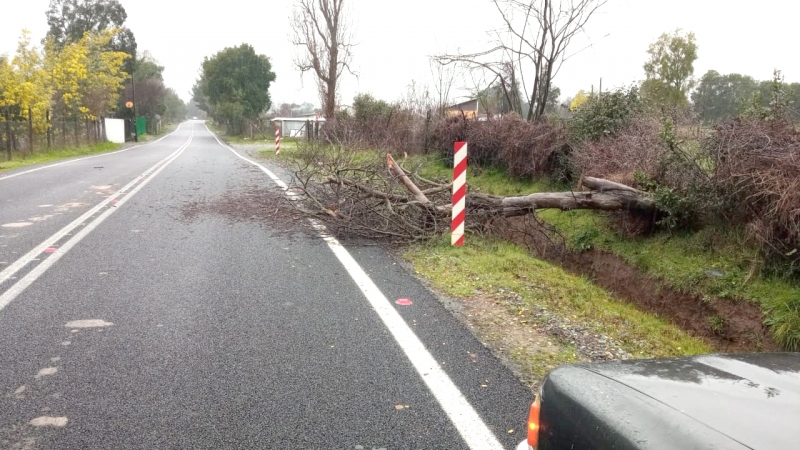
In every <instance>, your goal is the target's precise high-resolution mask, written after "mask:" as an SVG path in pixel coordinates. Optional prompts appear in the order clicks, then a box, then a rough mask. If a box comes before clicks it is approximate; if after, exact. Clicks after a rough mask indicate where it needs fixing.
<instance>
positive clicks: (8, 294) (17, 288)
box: [0, 132, 194, 310]
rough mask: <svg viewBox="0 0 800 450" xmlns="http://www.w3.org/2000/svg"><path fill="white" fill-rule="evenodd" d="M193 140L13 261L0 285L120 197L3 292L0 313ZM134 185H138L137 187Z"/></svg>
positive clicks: (3, 272)
mask: <svg viewBox="0 0 800 450" xmlns="http://www.w3.org/2000/svg"><path fill="white" fill-rule="evenodd" d="M193 137H194V132H192V134H191V135H190V136H189V140H188V141H186V143H185V144H183V145H182V146H181V147H180V148H178V149H177V150H175V151H174V152H172V153H171V154H170V155H169V156H167V157H166V158H164V159H162V160H160V161H159V162H158V163H156V164H155V165H154V166H152V167H150V168H149V169H147V171H145V172H144V173H143V174H141V175H139V176H138V177H136V178H135V179H134V180H133V181H131V182H130V183H128V184H127V185H125V187H123V188H122V189H120V190H119V191H117V193H116V194H114V195H112V196H111V197H108V198H106V199H105V200H103V201H102V202H100V204H98V205H97V206H95V207H94V208H92V209H90V210H89V211H87V212H86V213H85V214H83V215H82V216H81V217H79V218H77V219H76V220H75V221H73V222H72V223H70V224H69V225H67V226H66V227H64V228H62V229H61V230H59V231H58V232H56V233H55V234H54V235H52V236H50V237H49V238H48V239H47V240H45V241H44V242H42V243H41V244H39V245H38V246H36V247H35V248H34V249H33V250H31V251H30V252H28V253H27V254H26V255H25V256H23V257H22V258H20V259H18V260H17V261H15V262H14V263H13V264H11V265H10V266H9V267H7V268H6V269H5V270H3V271H2V272H0V283H2V282H3V281H5V280H7V279H9V278H10V277H12V276H13V275H14V274H15V273H17V272H18V271H19V270H20V269H22V268H23V267H25V266H26V265H27V264H28V263H29V262H31V261H32V260H33V259H34V258H36V257H37V256H39V255H41V254H42V252H43V251H44V249H46V248H48V247H50V246H51V245H53V244H55V243H56V242H58V241H59V240H60V239H62V238H63V237H64V236H66V235H67V234H69V233H70V232H71V231H73V230H74V229H75V228H77V227H79V226H80V225H82V224H83V223H84V221H85V220H87V219H89V218H90V217H91V216H93V215H94V214H95V213H97V212H98V211H99V210H100V209H102V208H103V207H105V206H108V204H109V203H111V202H112V201H113V200H115V199H116V198H117V197H121V198H120V199H119V200H118V201H117V203H116V205H115V207H114V208H108V209H106V211H104V212H103V213H102V214H100V215H99V216H97V217H96V218H95V219H94V220H92V221H91V222H90V223H88V224H86V226H84V227H83V228H82V229H81V230H80V231H79V232H78V233H76V234H75V236H73V237H72V238H70V239H69V240H68V241H67V242H65V243H64V244H63V245H61V246H60V247H58V251H56V252H55V253H53V254H51V255H50V256H49V257H48V258H46V259H45V260H44V261H42V262H40V263H39V264H38V265H37V266H36V267H34V268H33V269H32V270H31V271H30V272H28V273H27V274H26V275H25V276H24V277H22V278H21V279H20V280H19V281H17V282H16V283H15V284H14V285H12V286H11V287H10V288H9V289H8V290H6V291H5V292H4V293H3V294H2V295H0V310H2V309H3V308H5V307H6V306H8V304H9V303H11V302H12V301H13V300H14V299H15V298H16V297H17V296H18V295H19V294H21V293H22V292H23V291H24V290H25V289H27V288H28V286H30V285H31V284H33V282H34V281H36V279H38V278H39V277H40V276H41V275H42V274H43V273H45V272H46V271H47V269H49V268H50V267H51V266H52V265H53V264H55V263H56V262H57V261H58V260H59V259H61V257H62V256H64V255H65V254H66V253H67V252H68V251H69V250H70V249H72V247H74V246H75V245H76V244H77V243H78V242H80V241H81V240H82V239H83V238H84V237H86V236H87V235H88V234H89V233H91V232H92V230H94V229H95V228H97V226H98V225H100V224H101V223H102V222H103V221H104V220H106V219H107V218H108V216H110V215H111V214H113V213H114V211H116V210H117V209H118V208H119V207H120V206H122V205H124V204H125V202H127V201H128V200H130V199H131V198H132V197H133V196H134V195H136V193H137V192H139V191H140V190H141V189H142V188H143V187H145V186H146V185H147V183H149V182H150V180H152V179H153V178H155V176H156V175H158V174H159V173H160V172H161V171H162V170H164V168H165V167H167V165H169V163H171V162H172V161H174V160H175V159H176V158H177V157H179V156H180V155H181V154H182V153H183V151H184V150H186V148H187V147H189V144H191V142H192V138H193ZM137 183H138V184H137ZM134 185H135V187H134V188H133V189H132V190H131V191H130V192H127V191H128V189H130V188H131V187H133V186H134Z"/></svg>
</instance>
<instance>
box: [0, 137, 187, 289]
mask: <svg viewBox="0 0 800 450" xmlns="http://www.w3.org/2000/svg"><path fill="white" fill-rule="evenodd" d="M184 123H186V122H182V123H181V124H180V125H178V128H175V131H173V132H172V133H169V134H167V135H166V136H163V137H161V138H159V139H157V140H155V141H153V142H148V143H146V144H139V145H134V146H133V147H129V148H123V149H122V150H117V151H114V152H109V153H103V154H101V155H94V156H85V157H83V158H76V159H70V160H69V161H64V162H60V163H56V164H50V165H47V166H42V167H37V168H35V169H30V170H26V171H24V172H17V173H12V174H11V175H3V174H0V181H3V180H10V179H12V178H14V177H18V176H21V175H27V174H29V173H33V172H38V171H40V170H44V169H49V168H51V167H57V166H63V165H64V164H70V163H74V162H78V161H85V160H87V159H92V158H100V157H101V156H109V155H116V154H117V153H122V152H127V151H128V150H133V149H135V148H139V147H144V146H146V145H151V144H156V143H158V142H161V141H163V140H164V139H166V138H168V137H169V136H170V135H172V134H173V133H176V132H177V131H178V130H180V129H181V126H183V124H184ZM0 282H1V281H0Z"/></svg>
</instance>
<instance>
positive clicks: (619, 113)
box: [569, 87, 642, 145]
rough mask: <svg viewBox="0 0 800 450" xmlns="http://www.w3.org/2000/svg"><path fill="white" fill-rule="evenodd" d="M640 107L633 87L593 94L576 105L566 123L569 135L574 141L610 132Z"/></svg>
mask: <svg viewBox="0 0 800 450" xmlns="http://www.w3.org/2000/svg"><path fill="white" fill-rule="evenodd" d="M641 110H642V102H641V99H640V98H639V90H638V89H637V88H636V87H631V88H628V89H617V90H616V91H612V92H607V93H603V94H595V95H592V96H590V97H589V99H588V100H587V101H586V102H584V103H582V104H581V105H580V106H578V107H577V108H576V110H575V112H574V114H573V116H572V120H571V121H570V125H569V136H570V139H571V140H572V142H573V143H574V144H576V145H579V144H581V143H583V142H584V141H587V140H589V141H591V140H596V139H600V138H602V137H608V136H613V135H614V134H615V133H616V132H617V131H618V130H621V129H623V128H625V127H626V126H627V125H628V122H629V120H630V119H631V117H632V116H634V115H635V114H636V113H637V112H640V111H641Z"/></svg>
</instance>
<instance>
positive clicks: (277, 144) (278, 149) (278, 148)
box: [275, 125, 281, 155]
mask: <svg viewBox="0 0 800 450" xmlns="http://www.w3.org/2000/svg"><path fill="white" fill-rule="evenodd" d="M275 154H276V155H280V154H281V129H280V125H278V126H276V127H275Z"/></svg>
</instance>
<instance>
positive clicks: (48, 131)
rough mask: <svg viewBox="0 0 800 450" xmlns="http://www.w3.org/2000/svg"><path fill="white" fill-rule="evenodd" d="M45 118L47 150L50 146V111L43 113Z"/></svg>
mask: <svg viewBox="0 0 800 450" xmlns="http://www.w3.org/2000/svg"><path fill="white" fill-rule="evenodd" d="M45 117H46V119H47V124H46V125H47V149H48V150H49V149H50V145H51V142H50V126H51V124H50V110H49V109H48V110H47V112H45Z"/></svg>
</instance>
